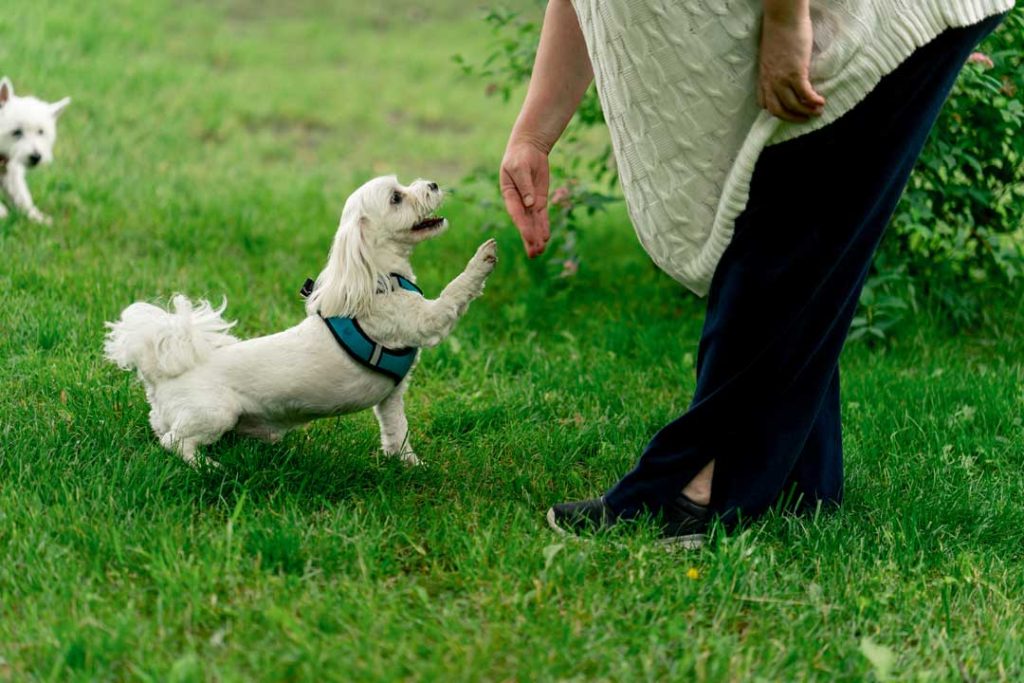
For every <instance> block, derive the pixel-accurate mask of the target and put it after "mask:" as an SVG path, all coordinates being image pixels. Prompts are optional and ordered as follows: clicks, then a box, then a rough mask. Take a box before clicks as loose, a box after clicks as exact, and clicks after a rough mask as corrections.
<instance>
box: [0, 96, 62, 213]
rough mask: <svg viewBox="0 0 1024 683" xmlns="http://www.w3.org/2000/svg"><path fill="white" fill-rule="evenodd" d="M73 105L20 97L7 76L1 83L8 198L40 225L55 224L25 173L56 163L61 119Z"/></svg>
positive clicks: (0, 170) (0, 153) (0, 157)
mask: <svg viewBox="0 0 1024 683" xmlns="http://www.w3.org/2000/svg"><path fill="white" fill-rule="evenodd" d="M70 103H71V98H70V97H65V98H64V99H62V100H58V101H57V102H44V101H42V100H40V99H38V98H35V97H31V96H30V97H17V96H15V94H14V86H13V85H11V81H10V79H8V78H7V77H6V76H5V77H4V78H3V80H0V174H2V176H3V179H2V186H3V190H4V194H5V195H6V196H7V200H8V201H9V202H10V203H11V204H13V205H14V207H15V208H16V209H18V210H19V211H21V212H23V213H24V214H25V215H26V216H28V217H29V218H30V219H31V220H33V221H35V222H37V223H45V224H49V223H50V222H51V221H50V217H49V216H47V215H46V214H44V213H43V212H42V211H40V210H39V209H37V208H36V205H35V203H34V202H33V201H32V195H31V193H29V191H28V185H27V184H26V182H25V172H26V171H27V170H28V169H29V168H32V167H34V166H38V165H39V164H48V163H50V162H51V161H53V143H54V142H56V141H57V117H59V116H60V114H61V112H63V111H64V108H65V107H67V106H68V104H70ZM5 216H7V207H5V206H4V205H3V204H0V218H4V217H5Z"/></svg>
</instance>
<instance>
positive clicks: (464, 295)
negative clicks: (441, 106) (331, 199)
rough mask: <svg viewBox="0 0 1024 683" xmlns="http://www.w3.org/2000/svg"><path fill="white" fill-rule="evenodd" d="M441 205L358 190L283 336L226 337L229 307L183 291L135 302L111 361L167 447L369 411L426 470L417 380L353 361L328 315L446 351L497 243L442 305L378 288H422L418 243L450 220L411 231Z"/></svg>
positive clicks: (113, 341) (385, 183)
mask: <svg viewBox="0 0 1024 683" xmlns="http://www.w3.org/2000/svg"><path fill="white" fill-rule="evenodd" d="M442 197H443V193H442V191H441V190H440V189H438V187H437V185H436V184H434V183H429V182H428V181H425V180H417V181H416V182H414V183H412V184H411V185H409V186H402V185H400V184H399V183H398V181H397V180H396V179H395V177H394V176H388V177H382V178H376V179H374V180H371V181H369V182H368V183H366V184H365V185H363V186H362V187H360V188H359V189H358V190H356V192H355V193H353V194H352V196H351V197H349V199H348V201H347V202H346V203H345V209H344V211H343V212H342V214H341V222H340V225H339V226H338V231H337V233H336V234H335V236H334V243H333V245H332V247H331V251H330V255H329V256H328V259H327V266H326V267H325V268H324V269H323V271H322V272H321V273H320V276H319V277H318V278H317V281H316V285H315V287H314V289H313V292H312V294H311V295H310V296H309V298H308V300H307V304H306V308H307V317H306V319H305V320H303V321H302V322H301V323H299V324H298V325H296V326H295V327H292V328H290V329H287V330H285V331H284V332H279V333H277V334H272V335H269V336H266V337H258V338H255V339H249V340H246V341H239V340H238V339H236V338H235V337H233V336H231V335H230V334H229V333H228V330H230V328H231V327H232V325H234V323H229V322H226V321H225V320H224V319H223V318H222V317H221V314H222V313H223V311H224V308H225V306H226V302H225V303H224V304H222V305H221V306H220V307H218V308H214V307H213V306H211V305H210V304H209V303H208V302H207V301H201V302H200V303H199V305H197V306H195V305H193V304H192V303H191V302H190V301H189V300H188V299H187V298H185V297H184V296H180V295H178V296H175V297H174V298H173V300H172V305H173V311H171V310H165V309H163V308H160V307H158V306H154V305H152V304H148V303H143V302H137V303H134V304H132V305H130V306H129V307H128V308H126V309H125V310H124V311H123V312H122V313H121V319H120V320H119V321H117V322H114V323H107V325H108V327H109V328H110V331H109V332H108V334H107V337H106V344H105V347H104V350H105V352H106V356H107V358H108V359H110V360H111V361H113V362H114V363H116V364H117V365H118V366H120V367H121V368H123V369H132V370H137V371H138V373H139V376H140V377H141V379H142V383H143V384H144V385H145V388H146V396H147V398H148V399H149V403H150V406H151V410H150V414H149V421H150V424H151V425H152V427H153V430H154V431H155V432H156V434H157V436H158V437H159V439H160V444H161V445H162V446H164V447H165V448H167V449H168V450H172V451H174V452H176V453H178V454H179V455H180V456H181V457H182V458H183V459H184V460H185V461H186V462H188V463H194V462H195V461H196V457H197V448H198V447H200V446H203V445H206V444H211V443H213V442H214V441H216V440H217V439H219V438H220V437H221V436H222V435H223V434H224V433H225V432H228V431H230V430H232V429H237V430H238V431H239V432H240V433H243V434H247V435H251V436H256V437H260V438H263V439H265V440H269V441H276V440H277V439H279V438H280V437H281V436H282V435H283V434H284V433H285V432H286V431H287V430H288V429H290V428H292V427H295V426H297V425H300V424H303V423H305V422H308V421H310V420H313V419H316V418H320V417H327V416H331V415H339V414H343V413H350V412H355V411H358V410H363V409H365V408H369V407H371V406H372V407H373V409H374V412H375V413H376V415H377V419H378V421H379V422H380V433H381V445H382V447H383V450H384V452H385V453H387V454H389V455H394V456H398V457H400V458H401V459H402V460H403V461H405V462H408V463H413V464H415V463H418V462H419V459H418V458H417V456H416V454H415V453H414V452H413V449H412V446H411V445H410V444H409V437H408V433H409V427H408V422H407V421H406V417H405V409H404V407H403V403H402V396H403V394H404V393H405V390H406V388H407V386H408V384H409V376H406V378H405V379H404V380H403V381H402V382H401V383H399V384H398V385H397V386H396V385H395V383H394V381H392V380H391V379H389V378H388V377H387V376H385V375H383V374H380V373H378V372H376V371H374V370H370V369H367V368H365V367H363V366H362V365H360V364H358V363H357V362H355V361H354V360H352V359H351V358H350V357H349V356H348V354H347V353H346V352H345V351H344V350H343V349H342V348H341V347H340V346H339V345H338V343H337V342H336V341H335V339H334V337H333V336H332V335H331V332H330V331H329V330H328V328H327V325H326V324H324V322H323V320H321V319H320V315H323V316H324V317H329V316H336V315H342V316H353V317H358V319H359V323H360V325H361V326H362V327H363V329H364V330H365V331H366V333H367V334H368V335H370V337H371V338H373V339H374V340H376V341H378V342H380V343H382V344H384V345H385V346H387V347H390V348H402V347H410V346H411V347H424V346H436V345H437V344H439V343H440V342H441V340H442V339H444V338H445V336H446V335H448V333H450V332H451V331H452V328H453V327H454V326H455V323H456V322H457V321H458V320H459V318H460V317H461V316H462V315H463V313H465V312H466V308H467V307H468V306H469V303H470V302H471V301H472V300H473V299H475V298H476V297H478V296H480V294H481V293H482V292H483V288H484V282H485V281H486V279H487V276H488V275H490V273H491V271H492V270H493V269H494V264H495V262H496V260H497V245H496V244H495V242H494V240H488V241H487V242H484V243H483V244H482V245H481V246H480V247H479V249H477V252H476V255H474V256H473V258H472V259H471V260H470V262H469V264H468V265H467V266H466V269H465V271H463V272H462V273H461V274H460V275H459V276H458V277H456V278H455V279H454V280H452V282H451V283H449V284H448V286H447V287H445V288H444V291H442V292H441V295H440V296H439V297H438V298H436V299H426V298H424V297H423V296H421V295H419V294H416V293H415V292H410V291H406V290H402V289H399V290H396V291H393V292H387V293H383V294H382V293H377V290H378V285H377V283H378V279H379V277H380V276H382V275H384V276H386V274H388V273H399V274H401V275H403V276H405V277H407V278H409V279H410V280H413V281H415V280H414V277H415V276H414V274H413V272H412V267H411V266H410V264H409V256H410V254H411V252H412V250H413V247H415V246H416V244H417V243H419V242H422V241H423V240H426V239H429V238H430V237H433V236H436V235H438V234H440V233H441V232H442V231H444V229H445V228H446V227H447V221H442V222H440V224H439V225H437V226H435V227H432V228H429V229H419V230H414V229H413V226H415V225H417V224H418V223H420V222H421V221H423V220H424V219H425V218H427V217H429V216H431V215H432V214H433V212H434V211H436V210H437V208H438V206H439V205H440V204H441V200H442ZM318 313H319V314H320V315H318Z"/></svg>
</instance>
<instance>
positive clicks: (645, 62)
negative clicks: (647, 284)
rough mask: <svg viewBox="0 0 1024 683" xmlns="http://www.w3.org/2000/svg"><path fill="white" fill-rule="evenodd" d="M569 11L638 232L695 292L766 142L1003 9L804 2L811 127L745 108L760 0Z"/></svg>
mask: <svg viewBox="0 0 1024 683" xmlns="http://www.w3.org/2000/svg"><path fill="white" fill-rule="evenodd" d="M572 2H573V6H574V7H575V8H576V14H577V15H578V16H579V20H580V26H581V27H582V29H583V34H584V36H585V38H586V42H587V50H588V52H589V53H590V59H591V62H592V63H593V65H594V77H595V82H596V85H597V91H598V95H599V96H600V99H601V105H602V107H603V108H604V113H605V118H606V120H607V122H608V129H609V131H610V133H611V139H612V146H613V148H614V150H615V158H616V162H617V164H618V170H619V177H620V178H621V181H622V187H623V192H624V194H625V197H626V204H627V206H628V207H629V215H630V218H631V219H632V221H633V225H634V227H635V228H636V233H637V236H638V237H639V238H640V242H641V244H643V246H644V249H646V250H647V253H648V254H650V256H651V258H652V259H653V260H654V262H655V263H656V264H658V266H659V267H660V268H662V269H663V270H664V271H665V272H667V273H668V274H669V275H671V276H672V277H673V278H675V279H676V280H678V281H679V282H681V283H682V284H684V285H686V286H687V287H688V288H690V289H691V290H693V291H694V292H695V293H697V294H699V295H702V296H703V295H704V294H706V293H707V290H708V288H709V286H710V284H711V276H712V275H713V274H714V270H715V266H716V265H717V264H718V261H719V259H720V258H721V256H722V252H724V251H725V248H726V247H727V246H728V244H729V241H730V239H731V238H732V233H733V226H734V224H735V221H736V218H737V217H738V216H739V215H740V213H741V212H742V211H743V208H744V207H745V206H746V203H747V197H748V195H749V190H750V178H751V175H752V174H753V172H754V165H755V163H756V162H757V158H758V156H759V155H760V153H761V150H762V149H764V147H765V146H766V145H769V144H773V143H776V142H781V141H784V140H789V139H792V138H795V137H797V136H799V135H802V134H804V133H808V132H810V131H812V130H816V129H818V128H821V127H822V126H825V125H827V124H828V123H830V122H832V121H834V120H836V119H837V118H839V117H840V116H842V115H843V114H845V113H846V112H847V111H849V110H850V109H852V108H853V107H854V105H856V104H857V103H858V102H860V101H861V100H862V99H863V98H864V97H865V96H866V95H867V94H868V93H869V92H871V90H872V89H873V88H874V87H875V85H876V84H877V83H878V82H879V81H880V80H881V79H882V77H883V76H884V75H886V74H887V73H889V72H891V71H892V70H893V69H895V68H896V67H897V66H899V64H900V63H901V62H902V61H903V60H904V59H906V58H907V57H909V56H910V54H911V53H912V52H913V51H914V50H915V49H917V48H918V47H920V46H921V45H924V44H925V43H927V42H929V41H931V40H932V39H933V38H935V37H936V36H938V35H939V34H940V33H941V32H942V31H944V30H946V29H947V28H952V27H957V26H969V25H971V24H974V23H977V22H979V21H981V20H982V19H984V18H985V17H988V16H992V15H994V14H999V13H1002V12H1007V11H1009V10H1010V9H1012V7H1013V0H917V1H913V0H811V19H812V22H813V24H814V50H813V56H812V58H811V82H812V83H814V86H815V88H816V89H817V90H818V92H819V93H821V94H822V95H823V96H824V97H825V98H826V100H827V101H828V104H827V105H826V107H825V113H824V114H823V115H822V116H821V117H820V118H817V119H814V120H813V121H811V122H808V123H805V124H791V123H786V122H784V121H781V120H779V119H776V118H775V117H773V116H771V115H770V114H768V113H767V112H764V111H761V110H760V109H759V108H758V106H757V98H756V83H757V53H758V43H757V41H758V37H759V35H760V31H759V28H760V19H761V4H762V2H761V0H617V1H616V2H607V1H606V0H572ZM764 229H766V230H768V229H771V226H764Z"/></svg>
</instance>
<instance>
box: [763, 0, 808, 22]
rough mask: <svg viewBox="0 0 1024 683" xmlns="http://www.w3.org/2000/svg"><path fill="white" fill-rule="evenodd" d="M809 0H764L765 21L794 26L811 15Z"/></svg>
mask: <svg viewBox="0 0 1024 683" xmlns="http://www.w3.org/2000/svg"><path fill="white" fill-rule="evenodd" d="M810 13H811V6H810V2H809V1H808V0H764V22H765V23H766V24H770V25H777V26H792V25H793V24H795V23H798V22H800V21H802V20H804V19H806V18H807V17H809V16H810Z"/></svg>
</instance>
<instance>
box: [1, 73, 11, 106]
mask: <svg viewBox="0 0 1024 683" xmlns="http://www.w3.org/2000/svg"><path fill="white" fill-rule="evenodd" d="M12 97H14V86H13V85H11V79H9V78H7V76H4V77H3V79H0V107H2V106H4V105H5V104H7V101H8V100H9V99H11V98H12Z"/></svg>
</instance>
